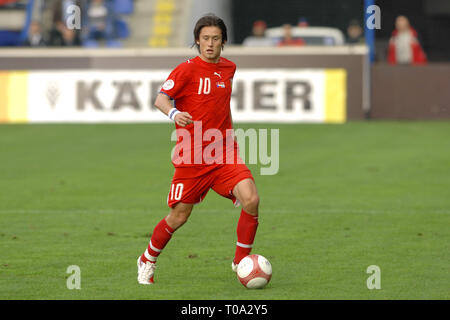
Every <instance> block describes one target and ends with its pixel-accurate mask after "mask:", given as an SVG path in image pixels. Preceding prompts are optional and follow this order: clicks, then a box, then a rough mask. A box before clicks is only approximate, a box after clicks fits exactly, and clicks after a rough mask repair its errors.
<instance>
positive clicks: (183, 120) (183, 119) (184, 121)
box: [174, 112, 193, 127]
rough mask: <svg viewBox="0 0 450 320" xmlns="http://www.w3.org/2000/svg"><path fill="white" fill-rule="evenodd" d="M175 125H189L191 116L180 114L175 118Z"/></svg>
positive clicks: (185, 113)
mask: <svg viewBox="0 0 450 320" xmlns="http://www.w3.org/2000/svg"><path fill="white" fill-rule="evenodd" d="M174 120H175V123H176V124H177V125H179V126H181V127H185V126H187V125H188V124H191V123H192V122H193V121H192V116H191V115H190V114H189V113H187V112H180V113H178V114H177V115H176V116H175V119H174Z"/></svg>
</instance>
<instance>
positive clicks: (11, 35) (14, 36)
mask: <svg viewBox="0 0 450 320" xmlns="http://www.w3.org/2000/svg"><path fill="white" fill-rule="evenodd" d="M20 39H21V38H20V31H8V30H0V47H7V46H18V45H20Z"/></svg>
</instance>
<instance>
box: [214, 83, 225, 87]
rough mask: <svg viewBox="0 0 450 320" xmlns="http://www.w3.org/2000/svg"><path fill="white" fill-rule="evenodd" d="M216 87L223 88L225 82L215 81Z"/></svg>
mask: <svg viewBox="0 0 450 320" xmlns="http://www.w3.org/2000/svg"><path fill="white" fill-rule="evenodd" d="M216 86H217V88H225V82H216Z"/></svg>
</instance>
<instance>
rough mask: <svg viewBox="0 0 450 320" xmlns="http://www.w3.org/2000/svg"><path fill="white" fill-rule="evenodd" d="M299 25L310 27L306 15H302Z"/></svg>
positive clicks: (300, 26)
mask: <svg viewBox="0 0 450 320" xmlns="http://www.w3.org/2000/svg"><path fill="white" fill-rule="evenodd" d="M297 27H299V28H306V27H309V23H308V19H306V18H305V17H300V18H299V19H298V22H297Z"/></svg>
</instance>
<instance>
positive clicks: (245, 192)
mask: <svg viewBox="0 0 450 320" xmlns="http://www.w3.org/2000/svg"><path fill="white" fill-rule="evenodd" d="M233 195H234V196H235V197H236V198H237V199H238V200H239V202H240V203H241V205H242V211H241V215H240V217H239V220H238V225H237V243H236V252H235V256H234V260H233V266H236V265H238V264H239V262H240V261H241V260H242V258H244V257H246V256H248V255H249V254H250V252H251V250H252V247H253V242H254V239H255V235H256V230H257V228H258V207H259V195H258V191H257V189H256V185H255V182H254V181H253V179H250V178H247V179H244V180H241V181H240V182H238V183H237V184H236V185H235V187H234V188H233ZM233 269H235V267H233Z"/></svg>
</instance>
